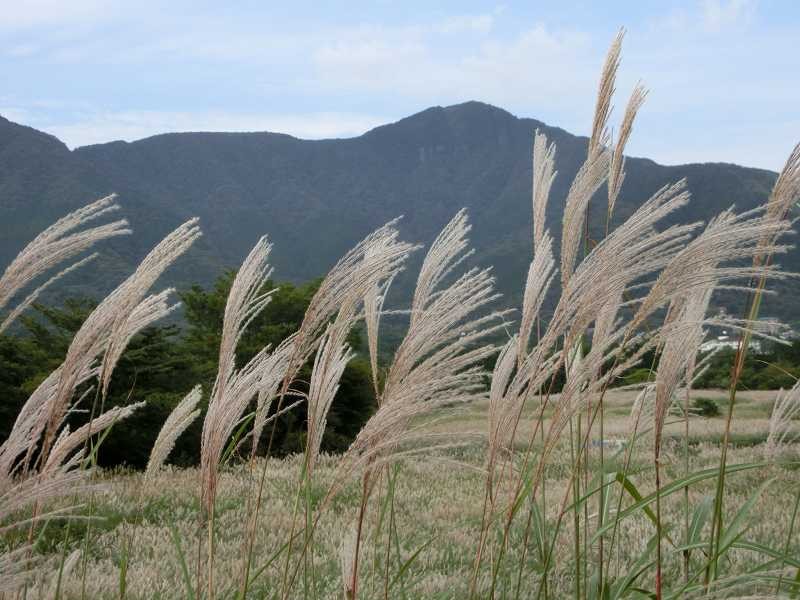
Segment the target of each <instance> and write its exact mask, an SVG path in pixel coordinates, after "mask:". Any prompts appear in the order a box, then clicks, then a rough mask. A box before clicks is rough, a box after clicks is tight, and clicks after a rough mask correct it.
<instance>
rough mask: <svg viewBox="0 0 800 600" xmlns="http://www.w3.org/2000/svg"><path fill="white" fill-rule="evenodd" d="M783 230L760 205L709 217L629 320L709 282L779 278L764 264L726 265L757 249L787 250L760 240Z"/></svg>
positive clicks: (750, 255) (753, 254)
mask: <svg viewBox="0 0 800 600" xmlns="http://www.w3.org/2000/svg"><path fill="white" fill-rule="evenodd" d="M788 229H789V222H788V221H785V220H774V219H772V218H769V217H767V216H766V215H764V210H763V208H759V209H755V210H751V211H747V212H744V213H741V214H738V215H737V214H735V213H734V212H733V211H732V210H726V211H723V212H721V213H720V214H718V215H717V216H716V217H714V218H713V219H711V221H709V223H708V225H707V226H706V228H705V229H704V230H703V231H702V232H701V233H700V235H698V236H697V237H696V238H695V239H693V240H691V241H690V242H689V243H688V244H686V246H685V247H684V248H683V249H682V250H681V251H680V252H678V253H677V254H676V255H675V256H674V257H672V259H671V260H670V261H669V263H668V264H667V265H666V266H665V267H664V269H663V270H662V271H661V273H660V274H659V276H658V278H657V279H656V281H655V283H654V284H653V286H652V287H651V288H650V290H649V292H648V293H647V295H646V296H645V297H644V298H643V299H642V300H641V304H640V306H639V309H638V310H637V312H636V314H635V315H634V318H633V320H632V322H633V323H634V324H637V325H638V324H640V323H642V322H643V321H644V320H645V319H646V318H647V317H648V316H650V315H651V314H653V312H655V311H656V310H658V309H659V308H661V307H663V306H665V305H666V304H667V303H669V302H670V301H671V300H672V299H673V298H676V297H682V296H686V295H687V294H689V293H691V292H692V290H695V289H697V288H698V287H705V286H707V285H709V284H713V285H715V286H719V285H726V286H727V287H729V288H730V287H732V286H731V285H730V284H731V282H737V281H739V282H741V281H742V280H745V281H746V280H747V279H749V278H753V277H761V276H765V277H770V278H773V279H780V278H782V277H785V276H786V275H785V274H783V273H781V272H780V271H778V270H777V269H776V268H775V267H773V266H770V265H760V264H753V265H751V266H730V263H731V262H733V261H740V260H743V259H754V258H755V257H757V256H759V255H760V254H761V253H762V252H767V253H769V254H775V253H782V252H785V251H786V250H787V248H788V246H786V245H779V244H776V243H772V242H769V243H768V244H765V243H764V242H763V240H764V239H765V238H769V239H770V240H776V239H777V238H778V237H779V236H781V235H782V234H784V233H786V232H787V231H788Z"/></svg>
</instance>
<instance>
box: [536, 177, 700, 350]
mask: <svg viewBox="0 0 800 600" xmlns="http://www.w3.org/2000/svg"><path fill="white" fill-rule="evenodd" d="M688 200H689V194H688V192H686V191H685V182H684V181H681V182H678V183H677V184H673V185H671V186H664V187H663V188H661V189H660V190H658V191H657V192H656V193H655V194H654V195H653V196H652V197H651V198H650V199H649V200H647V201H646V202H645V203H644V204H642V205H641V206H640V207H639V208H638V209H637V210H636V212H634V214H633V215H631V216H630V217H629V218H628V219H627V220H626V221H625V222H624V223H622V224H621V225H620V226H619V227H617V228H616V229H614V230H613V231H612V232H611V233H609V235H608V236H606V237H605V238H603V240H601V241H600V243H599V244H597V246H595V247H594V248H593V249H592V251H591V252H590V253H589V255H588V256H587V257H586V258H585V259H584V260H583V261H582V262H581V263H580V264H579V265H578V268H577V269H576V270H575V273H574V274H573V276H572V277H571V278H570V280H569V282H568V284H567V285H566V286H565V287H564V288H563V289H562V292H561V297H560V298H559V301H558V304H557V305H556V308H555V310H554V313H553V318H552V319H551V321H550V324H549V326H548V328H547V330H546V331H545V333H544V335H543V336H542V341H541V343H540V346H542V348H543V351H544V352H547V351H548V350H550V349H552V348H553V347H555V345H556V342H557V341H558V338H559V336H562V335H566V336H567V338H568V339H567V340H566V341H565V346H566V347H567V348H572V347H573V346H574V344H575V343H576V340H577V339H579V338H580V336H581V335H583V332H584V331H585V330H586V328H587V327H588V326H589V325H590V324H591V322H592V321H594V320H595V319H596V318H597V317H598V315H599V314H601V312H602V311H604V310H605V311H608V307H607V306H606V305H607V303H608V302H609V300H610V299H621V298H622V297H623V294H624V293H625V292H626V290H632V289H633V286H634V284H635V283H636V282H639V281H641V280H642V279H644V278H646V277H648V276H650V275H651V274H653V273H656V272H658V271H659V270H660V269H662V268H664V266H665V265H666V264H667V263H669V261H670V260H671V259H672V258H673V257H674V256H675V255H676V254H677V253H678V252H679V251H680V250H681V249H682V248H683V245H684V244H685V242H686V240H687V239H688V235H689V234H690V233H691V231H693V229H694V228H695V227H696V225H682V226H673V227H668V228H667V229H665V230H663V231H656V229H655V225H656V224H657V223H658V222H659V221H660V220H662V219H663V218H664V217H666V216H667V215H668V214H670V213H672V212H673V211H675V210H677V209H678V208H680V207H681V206H684V205H685V204H686V203H687V202H688Z"/></svg>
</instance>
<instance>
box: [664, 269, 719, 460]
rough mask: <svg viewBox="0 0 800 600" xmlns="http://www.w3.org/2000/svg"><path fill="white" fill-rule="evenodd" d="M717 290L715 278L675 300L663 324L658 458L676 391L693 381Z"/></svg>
mask: <svg viewBox="0 0 800 600" xmlns="http://www.w3.org/2000/svg"><path fill="white" fill-rule="evenodd" d="M713 292H714V283H713V281H712V282H711V283H710V284H707V285H701V286H697V287H696V288H695V289H693V290H691V291H690V292H689V293H688V294H687V295H686V296H684V297H680V298H678V299H676V300H675V301H673V303H672V304H671V306H670V309H669V311H668V313H667V317H666V320H665V323H664V325H662V327H661V337H662V339H663V349H662V351H661V357H660V358H659V361H658V370H657V372H656V380H655V404H654V415H653V429H654V434H655V453H656V457H658V456H659V454H660V449H661V435H662V433H663V430H664V423H665V421H666V417H667V413H668V411H669V408H670V406H672V404H673V402H674V400H675V393H676V392H677V390H678V388H679V386H680V385H681V383H683V382H687V383H688V382H690V381H691V375H692V371H693V369H694V365H695V362H696V358H697V354H698V352H699V351H700V345H701V344H702V343H703V339H704V338H705V331H704V330H703V325H704V319H705V315H706V312H707V310H708V305H709V302H710V301H711V295H712V293H713Z"/></svg>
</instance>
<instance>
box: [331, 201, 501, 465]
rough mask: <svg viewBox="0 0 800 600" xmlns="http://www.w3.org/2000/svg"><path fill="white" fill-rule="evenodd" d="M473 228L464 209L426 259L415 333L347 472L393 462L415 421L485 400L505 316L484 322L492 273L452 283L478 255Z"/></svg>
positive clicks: (351, 453) (474, 272)
mask: <svg viewBox="0 0 800 600" xmlns="http://www.w3.org/2000/svg"><path fill="white" fill-rule="evenodd" d="M468 232H469V225H468V223H467V218H466V214H465V212H464V211H463V210H462V211H460V212H459V213H458V214H457V215H456V216H455V217H454V218H453V220H452V221H450V223H448V224H447V225H446V226H445V228H444V229H443V230H442V232H441V233H440V234H439V236H438V237H437V238H436V240H434V242H433V244H432V245H431V248H430V250H429V251H428V254H427V256H426V257H425V260H424V261H423V265H422V268H421V270H420V275H419V277H418V280H417V286H416V289H415V292H414V297H413V300H412V306H411V316H410V323H409V328H408V331H407V333H406V336H405V338H404V339H403V341H402V343H401V344H400V347H399V348H398V349H397V352H396V353H395V356H394V359H393V361H392V364H391V365H390V367H389V371H388V373H387V377H386V384H385V386H384V389H383V392H382V394H381V397H380V400H379V408H378V410H377V412H376V413H375V414H374V415H373V416H372V417H371V418H370V419H369V420H368V421H367V423H366V424H365V425H364V427H363V428H362V429H361V431H360V432H359V434H358V435H357V437H356V439H355V440H354V441H353V443H352V444H351V446H350V448H349V449H348V451H347V453H346V455H345V460H344V461H343V462H342V466H341V467H340V471H341V473H342V474H343V475H347V474H348V473H352V472H353V470H355V469H356V468H358V467H360V466H365V465H368V464H371V465H372V466H373V467H374V466H375V465H378V464H381V463H382V462H387V461H389V460H391V457H392V455H393V453H395V452H397V449H398V446H399V445H400V444H402V442H403V441H404V440H405V439H406V438H407V437H408V427H409V425H410V423H411V420H412V419H414V418H415V417H418V416H420V415H423V414H425V413H428V412H430V411H431V410H434V409H436V408H437V407H440V406H443V405H445V404H450V403H455V402H465V401H469V400H474V399H477V398H481V397H483V396H484V392H483V391H482V379H483V375H484V374H483V372H482V370H481V369H480V368H479V367H478V364H479V363H480V361H482V360H483V359H485V358H486V357H488V356H490V355H491V354H493V353H494V352H495V348H494V347H493V346H491V345H483V344H482V342H483V341H484V340H485V338H486V337H487V336H489V335H491V334H492V333H494V332H495V331H497V330H498V329H499V328H500V327H502V325H501V324H493V323H495V322H497V321H498V319H499V318H500V317H501V316H502V314H504V313H498V312H492V313H489V314H486V315H484V316H476V313H478V312H479V311H481V310H483V309H484V307H486V306H487V305H488V304H489V303H490V302H492V301H494V300H495V299H496V298H497V297H498V296H497V294H495V293H494V291H493V279H492V278H491V276H490V275H489V272H488V270H478V269H471V270H469V271H467V272H466V273H465V274H463V275H461V276H460V277H458V278H457V279H456V280H455V281H453V282H452V283H450V284H449V285H445V284H444V279H445V278H446V277H447V276H448V275H450V274H451V273H452V271H453V269H454V268H455V267H456V266H457V265H458V264H459V263H461V262H462V261H463V260H464V258H465V257H466V256H469V254H471V252H470V251H469V250H468V244H467V237H466V236H467V233H468Z"/></svg>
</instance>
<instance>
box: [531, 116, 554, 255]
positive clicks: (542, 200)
mask: <svg viewBox="0 0 800 600" xmlns="http://www.w3.org/2000/svg"><path fill="white" fill-rule="evenodd" d="M555 156H556V145H555V143H550V144H548V143H547V136H546V135H545V134H543V133H539V130H538V129H537V130H536V133H535V134H534V137H533V188H532V189H533V192H532V196H533V251H534V253H536V252H538V251H539V246H540V245H541V243H542V240H543V238H544V235H545V217H546V214H547V200H548V198H549V197H550V188H551V187H552V185H553V180H554V179H555V178H556V175H557V174H558V173H557V171H556V170H555Z"/></svg>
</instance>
